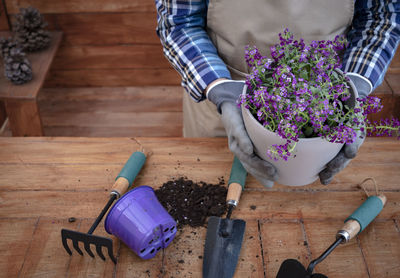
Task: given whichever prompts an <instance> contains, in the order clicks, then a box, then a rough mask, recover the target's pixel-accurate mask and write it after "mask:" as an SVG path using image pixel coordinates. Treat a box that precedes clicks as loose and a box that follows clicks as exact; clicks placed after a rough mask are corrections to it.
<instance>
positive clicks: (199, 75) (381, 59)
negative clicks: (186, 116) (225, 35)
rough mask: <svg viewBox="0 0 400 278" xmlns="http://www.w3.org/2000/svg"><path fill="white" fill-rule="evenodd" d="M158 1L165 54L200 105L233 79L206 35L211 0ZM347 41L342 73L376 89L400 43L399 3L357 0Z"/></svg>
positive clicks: (382, 0) (159, 29) (183, 83)
mask: <svg viewBox="0 0 400 278" xmlns="http://www.w3.org/2000/svg"><path fill="white" fill-rule="evenodd" d="M155 2H156V8H157V22H158V26H157V34H158V36H159V37H160V40H161V43H162V45H163V50H164V55H165V56H166V57H167V59H168V60H169V61H170V63H171V64H172V65H173V67H174V68H175V69H176V70H177V71H178V72H179V73H180V75H181V76H182V86H183V87H184V88H185V89H186V90H187V91H188V92H189V94H190V95H191V96H192V98H193V99H194V100H195V101H201V100H203V99H205V96H204V95H203V92H204V90H205V89H206V87H207V86H208V84H210V83H211V82H212V81H214V80H215V79H218V78H228V79H230V78H231V76H230V73H229V71H228V69H227V68H226V65H225V63H224V62H223V61H222V60H221V58H219V56H218V54H217V50H216V48H215V47H214V45H213V43H212V42H211V40H210V39H209V37H208V35H207V32H206V31H205V27H206V15H207V7H208V0H191V1H185V0H155ZM347 39H348V41H349V47H348V48H347V49H346V51H345V53H344V61H343V66H342V69H343V71H345V72H352V73H356V74H359V75H361V76H363V77H365V78H366V79H367V80H369V81H370V82H371V85H372V88H373V89H375V88H376V87H377V86H378V85H380V84H381V83H382V81H383V77H384V75H385V73H386V70H387V68H388V66H389V64H390V61H391V60H392V58H393V56H394V54H395V52H396V48H397V46H398V44H399V41H400V2H399V1H398V0H394V1H389V0H356V3H355V11H354V18H353V24H352V28H351V30H350V31H349V33H348V34H347Z"/></svg>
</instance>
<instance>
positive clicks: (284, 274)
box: [276, 259, 328, 278]
mask: <svg viewBox="0 0 400 278" xmlns="http://www.w3.org/2000/svg"><path fill="white" fill-rule="evenodd" d="M276 278H328V276H325V275H323V274H320V273H315V274H309V273H308V272H307V270H306V268H305V267H304V266H303V265H302V264H301V263H300V262H299V261H298V260H295V259H288V260H285V261H284V262H283V263H282V264H281V267H280V268H279V271H278V274H277V275H276Z"/></svg>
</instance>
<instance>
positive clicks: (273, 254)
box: [260, 221, 310, 277]
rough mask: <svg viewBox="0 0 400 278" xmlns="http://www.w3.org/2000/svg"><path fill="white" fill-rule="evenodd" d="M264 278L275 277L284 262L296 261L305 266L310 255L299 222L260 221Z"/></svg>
mask: <svg viewBox="0 0 400 278" xmlns="http://www.w3.org/2000/svg"><path fill="white" fill-rule="evenodd" d="M260 222H261V223H260V228H261V238H262V248H263V256H264V262H265V270H266V277H276V275H277V273H278V271H279V268H280V266H281V264H282V263H283V261H284V260H286V259H296V260H298V261H299V262H300V263H302V264H303V265H307V263H308V261H309V260H310V254H309V251H308V249H307V244H308V242H307V240H306V236H305V235H304V233H303V229H302V225H301V223H300V222H299V221H288V222H277V221H260Z"/></svg>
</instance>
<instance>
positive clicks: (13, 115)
mask: <svg viewBox="0 0 400 278" xmlns="http://www.w3.org/2000/svg"><path fill="white" fill-rule="evenodd" d="M5 104H6V111H7V116H8V120H9V124H10V127H11V132H12V135H13V136H43V135H44V133H43V125H42V119H41V118H40V111H39V107H38V105H37V102H36V100H32V101H21V100H19V99H7V100H5Z"/></svg>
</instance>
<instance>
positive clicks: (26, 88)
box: [0, 31, 62, 136]
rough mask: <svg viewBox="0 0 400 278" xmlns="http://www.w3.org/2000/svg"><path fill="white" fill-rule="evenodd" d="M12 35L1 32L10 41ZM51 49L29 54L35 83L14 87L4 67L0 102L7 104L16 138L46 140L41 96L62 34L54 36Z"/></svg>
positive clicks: (54, 32) (0, 86)
mask: <svg viewBox="0 0 400 278" xmlns="http://www.w3.org/2000/svg"><path fill="white" fill-rule="evenodd" d="M9 36H10V33H9V32H0V37H5V38H8V37H9ZM51 36H52V39H51V43H50V46H49V47H48V48H47V49H45V50H42V51H38V52H33V53H28V55H27V56H28V59H29V61H30V62H31V65H32V72H33V79H32V80H31V81H29V82H27V83H25V84H22V85H14V84H13V83H11V81H9V80H8V79H6V78H5V77H4V67H3V63H0V67H1V70H0V72H1V77H0V101H4V103H5V107H6V112H7V116H8V120H9V123H10V127H11V131H12V134H13V136H43V135H44V134H43V126H42V121H41V118H40V111H39V107H38V103H37V99H38V98H37V96H38V94H39V92H40V89H41V88H42V86H43V83H44V80H45V78H46V75H47V72H48V71H49V68H50V65H51V63H52V61H53V58H54V56H55V54H56V52H57V49H58V47H59V45H60V42H61V37H62V32H60V31H53V32H51Z"/></svg>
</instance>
